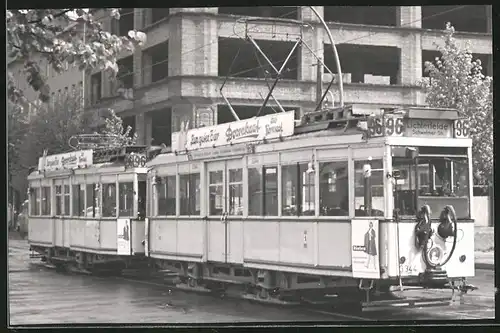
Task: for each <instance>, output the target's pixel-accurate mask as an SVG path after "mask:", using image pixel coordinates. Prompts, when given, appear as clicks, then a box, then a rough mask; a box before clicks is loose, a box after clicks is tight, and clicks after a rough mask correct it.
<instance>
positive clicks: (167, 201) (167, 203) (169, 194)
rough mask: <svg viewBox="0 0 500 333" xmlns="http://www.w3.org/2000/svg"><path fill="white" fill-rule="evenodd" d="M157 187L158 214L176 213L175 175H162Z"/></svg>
mask: <svg viewBox="0 0 500 333" xmlns="http://www.w3.org/2000/svg"><path fill="white" fill-rule="evenodd" d="M156 186H157V189H158V215H160V216H168V215H176V211H175V207H176V191H175V176H167V177H162V178H161V181H160V182H159V183H157V184H156Z"/></svg>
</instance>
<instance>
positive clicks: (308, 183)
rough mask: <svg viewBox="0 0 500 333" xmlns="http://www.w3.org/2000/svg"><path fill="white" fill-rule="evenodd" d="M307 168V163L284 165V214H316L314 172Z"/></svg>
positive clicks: (282, 183)
mask: <svg viewBox="0 0 500 333" xmlns="http://www.w3.org/2000/svg"><path fill="white" fill-rule="evenodd" d="M307 169H308V164H307V163H303V164H299V163H297V164H296V165H287V166H284V167H282V169H281V170H282V172H281V191H282V192H281V193H282V198H281V212H282V215H284V216H301V215H304V216H312V215H314V214H315V208H314V203H315V198H314V174H313V173H308V172H306V171H307Z"/></svg>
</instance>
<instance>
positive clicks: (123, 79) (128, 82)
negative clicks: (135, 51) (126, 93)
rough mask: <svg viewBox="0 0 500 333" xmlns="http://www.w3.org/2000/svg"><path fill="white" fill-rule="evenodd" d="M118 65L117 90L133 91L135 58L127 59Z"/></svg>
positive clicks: (119, 61)
mask: <svg viewBox="0 0 500 333" xmlns="http://www.w3.org/2000/svg"><path fill="white" fill-rule="evenodd" d="M116 63H117V65H118V74H117V75H116V79H117V81H118V82H117V88H116V89H120V88H122V89H132V88H133V87H134V57H133V56H129V57H125V58H123V59H120V60H118V61H117V62H116Z"/></svg>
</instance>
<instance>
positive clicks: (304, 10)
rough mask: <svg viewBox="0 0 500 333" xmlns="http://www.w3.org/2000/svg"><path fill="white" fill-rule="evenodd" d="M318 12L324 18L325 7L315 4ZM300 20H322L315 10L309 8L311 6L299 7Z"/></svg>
mask: <svg viewBox="0 0 500 333" xmlns="http://www.w3.org/2000/svg"><path fill="white" fill-rule="evenodd" d="M313 7H314V9H315V10H316V11H317V12H318V14H319V15H320V16H321V17H322V18H324V7H323V6H313ZM299 20H300V21H305V22H320V20H319V18H318V17H317V16H316V14H314V12H313V11H312V10H311V8H309V6H301V7H299Z"/></svg>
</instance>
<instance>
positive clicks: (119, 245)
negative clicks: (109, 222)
mask: <svg viewBox="0 0 500 333" xmlns="http://www.w3.org/2000/svg"><path fill="white" fill-rule="evenodd" d="M116 236H117V240H116V252H117V254H118V255H123V256H128V255H130V254H131V253H132V248H131V245H130V238H131V237H130V219H118V220H116Z"/></svg>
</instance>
